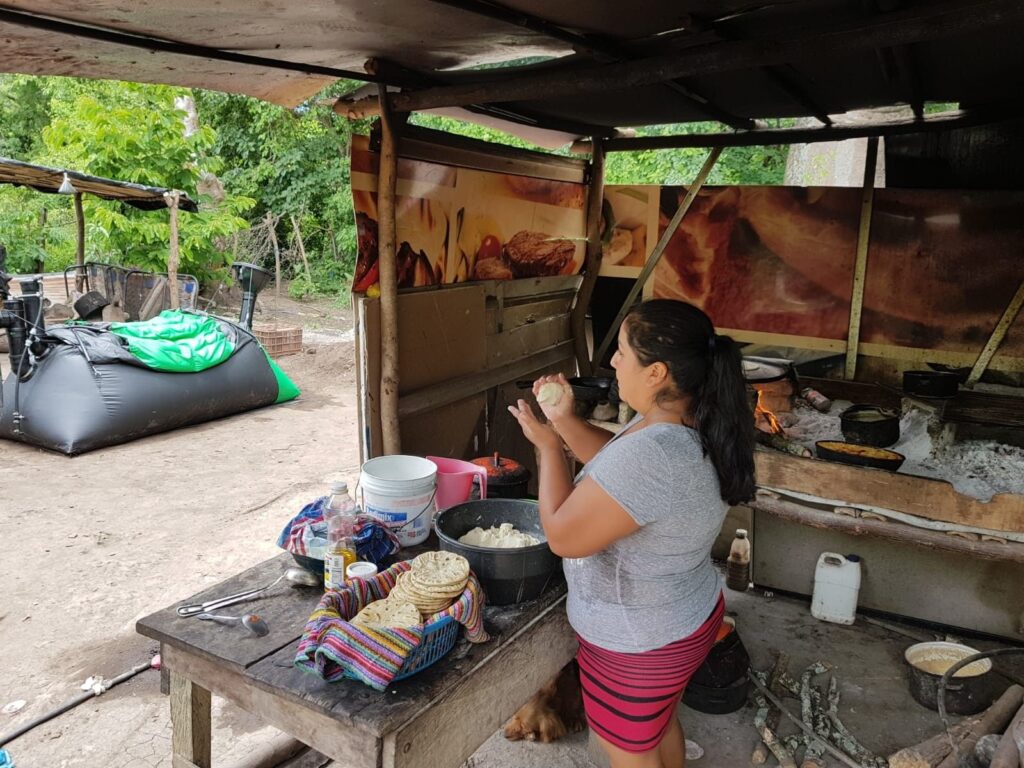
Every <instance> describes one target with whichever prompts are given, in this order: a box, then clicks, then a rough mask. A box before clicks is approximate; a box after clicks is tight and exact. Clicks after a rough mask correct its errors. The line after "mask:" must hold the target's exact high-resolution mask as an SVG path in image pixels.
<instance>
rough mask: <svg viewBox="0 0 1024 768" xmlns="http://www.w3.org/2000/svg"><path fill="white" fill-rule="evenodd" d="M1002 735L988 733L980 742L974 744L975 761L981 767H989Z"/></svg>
mask: <svg viewBox="0 0 1024 768" xmlns="http://www.w3.org/2000/svg"><path fill="white" fill-rule="evenodd" d="M1001 738H1002V736H1001V735H1000V734H998V733H986V734H985V735H984V736H982V737H981V738H980V739H978V743H977V744H975V745H974V762H976V763H977V764H978V766H979V768H989V766H990V765H991V764H992V758H993V757H995V754H996V750H997V749H999V740H1000V739H1001Z"/></svg>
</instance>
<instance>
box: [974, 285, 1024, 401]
mask: <svg viewBox="0 0 1024 768" xmlns="http://www.w3.org/2000/svg"><path fill="white" fill-rule="evenodd" d="M1022 306H1024V281H1021V284H1020V287H1018V288H1017V293H1015V294H1014V296H1013V299H1011V300H1010V304H1009V305H1008V306H1007V307H1006V311H1005V312H1003V316H1002V317H1001V318H999V322H998V323H996V327H995V330H993V331H992V335H991V336H990V337H989V339H988V343H986V344H985V347H984V349H982V350H981V354H980V355H978V360H977V361H976V362H975V363H974V367H973V368H972V369H971V374H970V376H968V377H967V386H968V387H973V386H974V385H975V384H977V383H978V381H979V380H980V379H981V375H982V374H983V373H985V369H986V368H988V364H989V363H990V362H992V358H993V357H995V354H996V350H998V349H999V345H1000V344H1002V343H1003V339H1005V338H1006V334H1007V332H1009V330H1010V326H1011V325H1013V321H1014V320H1016V319H1017V315H1018V314H1019V313H1020V308H1021V307H1022Z"/></svg>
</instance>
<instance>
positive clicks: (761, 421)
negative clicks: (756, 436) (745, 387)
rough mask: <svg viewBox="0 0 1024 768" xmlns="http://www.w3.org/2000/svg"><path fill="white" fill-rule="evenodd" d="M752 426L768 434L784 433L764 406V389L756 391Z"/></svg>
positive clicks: (780, 425) (773, 415)
mask: <svg viewBox="0 0 1024 768" xmlns="http://www.w3.org/2000/svg"><path fill="white" fill-rule="evenodd" d="M754 426H755V427H757V428H758V429H759V430H761V431H762V432H766V433H768V434H769V435H785V434H786V431H785V430H784V429H783V428H782V424H780V423H779V420H778V419H777V418H776V417H775V414H774V413H772V412H771V411H770V410H769V409H768V408H767V407H766V406H765V397H764V390H760V389H759V390H758V391H757V405H756V406H755V407H754Z"/></svg>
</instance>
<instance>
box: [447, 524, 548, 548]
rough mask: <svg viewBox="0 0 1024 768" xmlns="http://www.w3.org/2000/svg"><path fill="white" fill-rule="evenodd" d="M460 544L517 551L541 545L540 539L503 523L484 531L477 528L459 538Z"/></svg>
mask: <svg viewBox="0 0 1024 768" xmlns="http://www.w3.org/2000/svg"><path fill="white" fill-rule="evenodd" d="M459 542H460V543H462V544H469V545H470V546H471V547H495V548H498V549H517V548H519V547H532V546H533V545H534V544H540V539H538V538H536V537H535V536H531V535H530V534H528V533H523V532H522V531H517V530H516V529H515V528H514V527H513V525H512V523H502V524H501V525H499V526H494V527H491V528H488V529H486V530H484V529H483V528H480V527H476V528H474V529H473V530H471V531H470V532H469V533H467V534H464V535H463V536H460V537H459Z"/></svg>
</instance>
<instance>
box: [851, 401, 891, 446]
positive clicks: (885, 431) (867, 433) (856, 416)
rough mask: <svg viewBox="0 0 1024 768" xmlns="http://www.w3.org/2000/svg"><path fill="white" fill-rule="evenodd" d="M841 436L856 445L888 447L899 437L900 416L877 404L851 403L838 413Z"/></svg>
mask: <svg viewBox="0 0 1024 768" xmlns="http://www.w3.org/2000/svg"><path fill="white" fill-rule="evenodd" d="M839 424H840V426H841V428H842V430H843V437H845V438H846V439H847V441H848V442H851V443H856V444H857V445H873V446H875V447H876V448H888V447H889V446H890V445H892V444H894V443H895V442H896V441H897V440H899V439H900V417H899V415H897V413H896V412H895V411H890V410H889V409H888V408H881V407H879V406H877V405H853V406H850V407H849V408H847V409H846V410H845V411H843V412H842V413H841V414H839Z"/></svg>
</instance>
